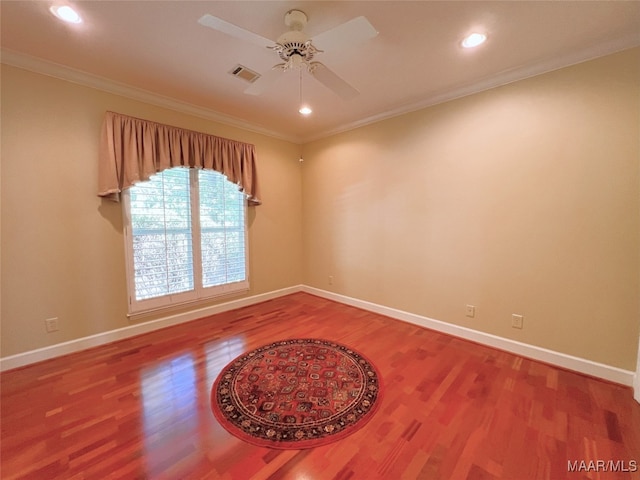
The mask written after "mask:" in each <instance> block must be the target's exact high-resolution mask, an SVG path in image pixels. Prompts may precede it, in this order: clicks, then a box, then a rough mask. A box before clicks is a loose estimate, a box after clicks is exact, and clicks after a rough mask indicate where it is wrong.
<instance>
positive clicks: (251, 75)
mask: <svg viewBox="0 0 640 480" xmlns="http://www.w3.org/2000/svg"><path fill="white" fill-rule="evenodd" d="M229 73H230V74H231V75H233V76H234V77H238V78H241V79H242V80H244V81H245V82H249V83H253V82H255V81H256V80H257V79H258V78H259V77H260V74H259V73H257V72H254V71H253V70H251V69H249V68H247V67H245V66H243V65H236V66H235V67H233V69H232V70H231V71H230V72H229Z"/></svg>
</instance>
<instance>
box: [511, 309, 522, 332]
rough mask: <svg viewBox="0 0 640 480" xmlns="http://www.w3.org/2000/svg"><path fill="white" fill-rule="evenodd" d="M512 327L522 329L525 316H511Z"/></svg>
mask: <svg viewBox="0 0 640 480" xmlns="http://www.w3.org/2000/svg"><path fill="white" fill-rule="evenodd" d="M511 326H512V327H513V328H520V329H522V327H523V326H524V316H523V315H517V314H515V313H514V314H513V315H511Z"/></svg>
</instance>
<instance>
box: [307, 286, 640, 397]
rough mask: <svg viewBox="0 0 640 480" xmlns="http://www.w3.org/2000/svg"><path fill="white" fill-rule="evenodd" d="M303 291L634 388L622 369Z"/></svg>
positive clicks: (336, 296)
mask: <svg viewBox="0 0 640 480" xmlns="http://www.w3.org/2000/svg"><path fill="white" fill-rule="evenodd" d="M302 291H303V292H307V293H311V294H313V295H317V296H319V297H323V298H326V299H329V300H333V301H336V302H340V303H344V304H346V305H351V306H354V307H358V308H361V309H363V310H368V311H371V312H375V313H379V314H381V315H386V316H387V317H391V318H395V319H397V320H402V321H404V322H408V323H412V324H414V325H418V326H421V327H425V328H429V329H431V330H436V331H438V332H442V333H446V334H448V335H452V336H454V337H459V338H463V339H465V340H471V341H473V342H477V343H480V344H483V345H487V346H490V347H494V348H497V349H499V350H505V351H507V352H511V353H514V354H516V355H520V356H523V357H527V358H531V359H534V360H539V361H541V362H545V363H549V364H551V365H556V366H558V367H562V368H566V369H568V370H573V371H576V372H580V373H584V374H586V375H591V376H593V377H597V378H602V379H604V380H609V381H611V382H615V383H619V384H622V385H626V386H634V376H635V375H634V372H632V371H629V370H623V369H621V368H617V367H612V366H609V365H605V364H603V363H597V362H593V361H591V360H587V359H585V358H580V357H574V356H571V355H567V354H565V353H560V352H556V351H553V350H547V349H546V348H542V347H536V346H534V345H528V344H526V343H521V342H517V341H515V340H510V339H508V338H503V337H498V336H496V335H491V334H490V333H484V332H479V331H477V330H472V329H470V328H466V327H461V326H459V325H453V324H451V323H446V322H442V321H440V320H434V319H432V318H428V317H423V316H421V315H416V314H414V313H409V312H405V311H403V310H397V309H395V308H390V307H385V306H384V305H378V304H376V303H371V302H367V301H364V300H358V299H357V298H351V297H347V296H345V295H340V294H337V293H333V292H329V291H326V290H321V289H318V288H314V287H309V286H306V285H304V286H303V287H302ZM639 390H640V386H639V387H636V388H635V392H636V393H635V395H636V396H638V395H640V393H639ZM636 399H637V398H636Z"/></svg>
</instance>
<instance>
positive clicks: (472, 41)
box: [462, 32, 487, 48]
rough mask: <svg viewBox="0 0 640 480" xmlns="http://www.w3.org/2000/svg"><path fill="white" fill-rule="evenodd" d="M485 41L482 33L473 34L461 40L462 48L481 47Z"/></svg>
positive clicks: (485, 38)
mask: <svg viewBox="0 0 640 480" xmlns="http://www.w3.org/2000/svg"><path fill="white" fill-rule="evenodd" d="M486 40H487V36H486V35H485V34H484V33H477V32H474V33H472V34H471V35H469V36H467V37H465V38H464V40H462V46H463V47H464V48H474V47H477V46H478V45H482V44H483V43H484V42H485V41H486Z"/></svg>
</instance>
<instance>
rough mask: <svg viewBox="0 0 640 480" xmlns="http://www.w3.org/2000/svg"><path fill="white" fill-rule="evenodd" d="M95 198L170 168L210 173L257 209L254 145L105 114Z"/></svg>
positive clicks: (116, 197)
mask: <svg viewBox="0 0 640 480" xmlns="http://www.w3.org/2000/svg"><path fill="white" fill-rule="evenodd" d="M99 163H100V165H99V172H98V175H99V178H98V183H99V187H98V196H101V197H106V198H110V199H111V200H115V201H118V200H119V197H120V192H122V190H123V189H125V188H129V187H131V186H132V185H134V184H135V183H138V182H141V181H145V180H148V179H149V178H150V177H151V175H153V174H155V173H158V172H162V171H163V170H166V169H168V168H173V167H180V166H181V167H191V168H204V169H208V170H215V171H217V172H220V173H222V174H223V175H225V176H226V177H227V179H228V180H229V181H230V182H232V183H234V184H236V185H238V188H239V189H240V191H242V192H243V193H245V195H247V198H248V203H249V205H260V203H261V200H260V194H259V189H258V174H257V171H256V165H255V163H256V152H255V145H252V144H249V143H243V142H238V141H235V140H230V139H228V138H222V137H216V136H215V135H209V134H206V133H200V132H194V131H192V130H185V129H182V128H178V127H172V126H169V125H163V124H160V123H156V122H151V121H148V120H142V119H139V118H134V117H129V116H127V115H122V114H119V113H114V112H107V113H106V114H105V118H104V123H103V125H102V137H101V142H100V156H99Z"/></svg>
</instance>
